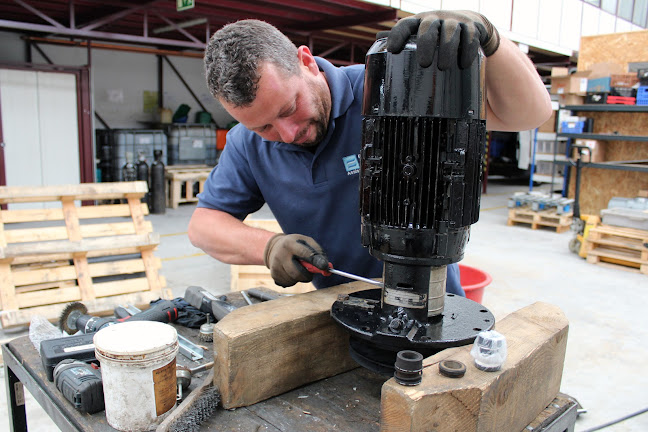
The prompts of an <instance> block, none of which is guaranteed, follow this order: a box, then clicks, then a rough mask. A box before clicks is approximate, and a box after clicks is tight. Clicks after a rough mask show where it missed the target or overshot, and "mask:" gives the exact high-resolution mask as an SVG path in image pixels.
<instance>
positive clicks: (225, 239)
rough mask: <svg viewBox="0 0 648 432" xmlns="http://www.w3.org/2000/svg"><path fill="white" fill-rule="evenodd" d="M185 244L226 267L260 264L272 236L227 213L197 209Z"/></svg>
mask: <svg viewBox="0 0 648 432" xmlns="http://www.w3.org/2000/svg"><path fill="white" fill-rule="evenodd" d="M188 234H189V241H191V244H193V245H194V246H196V247H197V248H199V249H202V250H203V251H205V252H206V253H207V254H208V255H210V256H212V257H214V258H216V259H217V260H219V261H222V262H224V263H227V264H242V265H264V262H263V257H264V256H263V251H264V248H265V246H266V244H267V243H268V240H270V238H271V237H272V236H274V235H275V233H273V232H270V231H266V230H263V229H259V228H252V227H250V226H247V225H245V224H244V223H243V222H241V221H240V220H238V219H237V218H235V217H234V216H232V215H230V214H229V213H226V212H223V211H220V210H213V209H208V208H202V207H198V208H196V210H195V211H194V213H193V215H192V216H191V221H189V230H188Z"/></svg>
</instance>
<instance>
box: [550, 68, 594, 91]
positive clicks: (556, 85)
mask: <svg viewBox="0 0 648 432" xmlns="http://www.w3.org/2000/svg"><path fill="white" fill-rule="evenodd" d="M588 75H589V71H585V72H576V73H573V74H571V75H568V76H559V77H552V78H551V93H552V94H559V95H563V94H581V95H585V92H587V76H588Z"/></svg>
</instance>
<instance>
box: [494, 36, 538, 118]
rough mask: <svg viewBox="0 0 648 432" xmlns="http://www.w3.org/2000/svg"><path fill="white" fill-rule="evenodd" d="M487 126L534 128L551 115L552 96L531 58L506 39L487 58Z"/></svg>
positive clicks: (502, 39)
mask: <svg viewBox="0 0 648 432" xmlns="http://www.w3.org/2000/svg"><path fill="white" fill-rule="evenodd" d="M486 98H487V99H488V104H487V107H486V112H487V116H486V128H487V129H488V130H498V131H520V130H529V129H534V128H536V127H538V126H539V125H541V124H542V123H543V122H545V121H546V120H547V119H548V118H549V116H551V98H550V96H549V92H548V91H547V89H546V88H545V86H544V84H543V83H542V80H541V79H540V77H539V76H538V73H537V72H536V70H535V66H534V65H533V63H531V60H529V58H528V57H527V56H526V55H525V54H524V53H523V52H522V51H520V49H519V48H518V47H517V45H515V44H514V43H513V42H511V41H510V40H508V39H505V38H501V40H500V46H499V48H498V49H497V51H495V53H494V54H493V55H491V56H490V57H488V58H486Z"/></svg>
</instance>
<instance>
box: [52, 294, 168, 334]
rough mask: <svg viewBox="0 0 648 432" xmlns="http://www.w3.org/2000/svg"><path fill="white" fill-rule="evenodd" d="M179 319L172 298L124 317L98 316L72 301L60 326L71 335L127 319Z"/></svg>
mask: <svg viewBox="0 0 648 432" xmlns="http://www.w3.org/2000/svg"><path fill="white" fill-rule="evenodd" d="M177 319H178V308H177V307H176V305H175V304H173V302H172V301H170V300H163V301H161V302H159V303H156V304H154V305H153V306H151V307H150V308H148V309H147V310H145V311H143V312H140V313H137V314H135V315H131V316H127V317H124V318H114V317H107V318H104V317H98V316H93V315H88V308H87V307H86V306H85V305H84V304H83V303H80V302H74V303H70V304H69V305H67V306H66V307H65V309H63V312H62V313H61V317H60V319H59V327H60V328H61V330H63V331H65V332H66V333H67V334H69V335H73V334H75V333H76V332H78V331H80V332H81V333H92V332H96V331H99V330H100V329H102V328H104V327H107V326H109V325H113V324H119V323H123V322H126V321H158V322H162V323H170V322H173V321H175V320H177Z"/></svg>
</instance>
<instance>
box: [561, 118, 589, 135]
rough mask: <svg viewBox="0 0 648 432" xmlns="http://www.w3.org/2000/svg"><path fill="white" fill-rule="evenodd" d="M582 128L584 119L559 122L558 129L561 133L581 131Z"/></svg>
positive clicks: (583, 127)
mask: <svg viewBox="0 0 648 432" xmlns="http://www.w3.org/2000/svg"><path fill="white" fill-rule="evenodd" d="M584 129H585V122H584V121H568V122H567V121H564V122H562V123H560V131H561V132H562V133H583V130H584Z"/></svg>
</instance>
